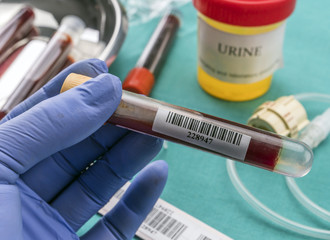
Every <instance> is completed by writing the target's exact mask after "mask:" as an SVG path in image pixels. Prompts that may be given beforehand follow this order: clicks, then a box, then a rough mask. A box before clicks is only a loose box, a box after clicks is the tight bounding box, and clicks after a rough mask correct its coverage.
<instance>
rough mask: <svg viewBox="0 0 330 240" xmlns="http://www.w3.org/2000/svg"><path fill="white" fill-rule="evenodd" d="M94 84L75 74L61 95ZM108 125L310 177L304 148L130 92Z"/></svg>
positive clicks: (125, 93)
mask: <svg viewBox="0 0 330 240" xmlns="http://www.w3.org/2000/svg"><path fill="white" fill-rule="evenodd" d="M89 79H90V78H89V77H86V76H83V75H79V74H74V73H72V74H70V75H69V76H68V77H67V78H66V80H65V81H64V83H63V86H62V89H61V92H63V91H66V90H68V89H70V88H72V87H75V86H77V85H79V84H81V83H83V82H85V81H87V80H89ZM108 122H109V123H111V124H114V125H117V126H120V127H124V128H127V129H131V130H133V131H137V132H141V133H144V134H148V135H152V136H156V137H160V138H163V139H166V140H169V141H172V142H176V143H180V144H184V145H187V146H190V147H193V148H197V149H201V150H204V151H208V152H211V153H214V154H217V155H220V156H222V157H225V158H230V159H233V160H237V161H240V162H243V163H246V164H250V165H253V166H256V167H259V168H263V169H266V170H269V171H273V172H277V173H280V174H283V175H287V176H291V177H302V176H304V175H306V174H307V173H308V172H309V171H310V169H311V167H312V163H313V153H312V151H311V149H310V148H309V147H308V146H307V145H306V144H304V143H303V142H300V141H297V140H293V139H291V138H287V137H283V136H280V135H277V134H273V133H270V132H266V131H263V130H260V129H256V128H252V127H249V126H246V125H243V124H239V123H236V122H232V121H229V120H225V119H222V118H218V117H215V116H211V115H208V114H204V113H201V112H198V111H194V110H191V109H187V108H183V107H179V106H175V105H172V104H168V103H165V102H161V101H158V100H155V99H152V98H149V97H146V96H144V95H140V94H136V93H131V92H128V91H125V90H123V94H122V99H121V102H120V104H119V106H118V108H117V110H116V111H115V112H114V114H113V115H112V116H111V117H110V119H109V120H108Z"/></svg>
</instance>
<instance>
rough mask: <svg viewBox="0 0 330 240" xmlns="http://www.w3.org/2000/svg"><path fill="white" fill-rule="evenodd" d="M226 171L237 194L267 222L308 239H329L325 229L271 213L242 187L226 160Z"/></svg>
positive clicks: (231, 164)
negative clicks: (267, 220) (266, 219)
mask: <svg viewBox="0 0 330 240" xmlns="http://www.w3.org/2000/svg"><path fill="white" fill-rule="evenodd" d="M227 171H228V174H229V177H230V180H231V181H232V183H233V185H234V187H235V188H236V190H237V191H238V192H239V194H240V195H241V196H242V197H243V198H244V200H245V201H247V202H248V203H249V204H250V205H251V206H252V207H254V208H255V209H256V210H257V211H258V212H259V213H260V214H262V215H263V216H265V217H266V218H268V219H269V220H271V221H273V222H275V223H277V224H278V225H280V226H282V227H284V228H286V229H288V230H291V231H294V232H297V233H299V234H303V235H306V236H309V237H314V238H320V239H330V231H329V230H325V229H319V228H313V227H309V226H306V225H303V224H300V223H297V222H295V221H292V220H289V219H287V218H285V217H283V216H281V215H279V214H278V213H276V212H274V211H272V210H271V209H269V208H268V207H267V206H265V205H264V204H262V203H261V202H260V201H259V200H258V199H257V198H255V197H254V196H253V195H252V194H251V193H250V192H249V191H248V190H247V189H246V187H245V186H244V184H243V183H242V181H241V180H240V178H239V177H238V174H237V171H236V168H235V163H234V162H233V161H231V160H229V159H228V160H227Z"/></svg>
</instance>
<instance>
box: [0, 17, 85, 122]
mask: <svg viewBox="0 0 330 240" xmlns="http://www.w3.org/2000/svg"><path fill="white" fill-rule="evenodd" d="M84 28H85V24H84V22H83V21H82V20H81V19H80V18H79V17H76V16H71V15H69V16H66V17H64V18H63V19H62V21H61V25H60V27H59V29H58V30H57V31H56V32H55V34H54V35H53V36H52V38H51V39H50V40H49V42H48V44H47V46H46V47H45V48H44V50H43V52H42V53H41V54H40V55H39V56H38V58H37V59H36V61H35V62H34V63H33V65H32V66H31V67H30V69H29V70H28V72H27V73H26V75H25V76H24V77H23V78H22V80H21V81H20V84H19V85H18V86H17V88H16V89H15V90H14V91H12V93H11V95H10V96H9V97H8V98H7V100H6V102H5V103H4V104H2V105H1V106H0V118H1V116H4V115H5V114H7V113H8V112H9V111H10V110H11V109H13V108H14V107H15V106H16V105H17V104H19V103H20V102H22V101H23V100H24V99H26V98H27V97H29V96H30V95H32V94H33V93H34V92H36V91H37V90H38V89H39V88H41V87H42V86H43V85H44V84H45V83H46V82H47V81H48V80H49V79H51V78H52V77H53V76H55V75H56V74H57V73H58V71H59V70H60V69H61V68H62V67H63V65H64V64H65V63H66V61H67V58H68V55H69V53H70V51H71V49H72V47H73V45H74V43H75V42H76V41H77V38H79V36H80V34H81V33H82V31H83V29H84Z"/></svg>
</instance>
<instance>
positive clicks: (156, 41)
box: [123, 10, 180, 95]
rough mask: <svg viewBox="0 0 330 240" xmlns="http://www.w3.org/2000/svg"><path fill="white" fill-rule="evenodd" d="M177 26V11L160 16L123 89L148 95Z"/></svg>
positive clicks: (178, 24) (178, 22)
mask: <svg viewBox="0 0 330 240" xmlns="http://www.w3.org/2000/svg"><path fill="white" fill-rule="evenodd" d="M179 26H180V19H179V17H178V12H177V11H175V10H172V11H169V12H168V13H166V14H165V15H164V16H163V17H162V19H161V20H160V22H159V23H158V25H157V27H156V29H155V31H154V32H153V34H152V36H151V38H150V40H149V42H148V43H147V45H146V47H145V48H144V50H143V52H142V54H141V56H140V58H139V60H138V61H137V63H136V66H135V67H134V68H133V69H132V70H131V71H130V72H129V73H128V75H127V77H126V78H125V80H124V82H123V89H125V90H128V91H131V92H135V93H140V94H144V95H149V93H150V91H151V89H152V87H153V85H154V82H155V75H157V74H158V72H159V69H160V66H161V64H162V61H163V60H164V59H165V57H166V54H167V52H168V50H169V48H170V45H171V43H172V42H173V39H174V36H175V33H176V32H177V30H178V28H179Z"/></svg>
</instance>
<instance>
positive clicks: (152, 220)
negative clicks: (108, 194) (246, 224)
mask: <svg viewBox="0 0 330 240" xmlns="http://www.w3.org/2000/svg"><path fill="white" fill-rule="evenodd" d="M129 185H130V183H129V182H128V183H127V184H125V185H124V186H123V187H122V188H121V189H120V190H119V191H118V192H117V193H116V194H115V195H114V196H113V197H112V198H111V200H110V201H109V202H108V203H107V204H106V205H105V206H104V207H103V208H102V209H101V210H100V211H99V213H100V214H101V215H105V214H106V213H107V212H109V211H110V210H111V209H112V208H113V207H114V206H115V205H116V204H117V203H118V201H119V200H120V198H121V197H122V196H123V194H124V192H125V191H126V189H127V188H128V187H129ZM136 235H137V236H138V237H139V238H141V239H144V240H230V239H231V238H229V237H228V236H226V235H224V234H223V233H221V232H219V231H217V230H215V229H214V228H211V227H210V226H208V225H206V224H205V223H203V222H201V221H199V220H197V219H196V218H194V217H192V216H190V215H188V214H187V213H185V212H183V211H181V210H180V209H178V208H176V207H174V206H173V205H171V204H169V203H167V202H165V201H164V200H162V199H158V201H157V202H156V204H155V206H154V208H153V209H152V211H151V212H150V213H149V215H148V216H147V218H146V219H145V220H144V222H143V223H142V224H141V226H140V228H139V230H138V231H137V233H136Z"/></svg>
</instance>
